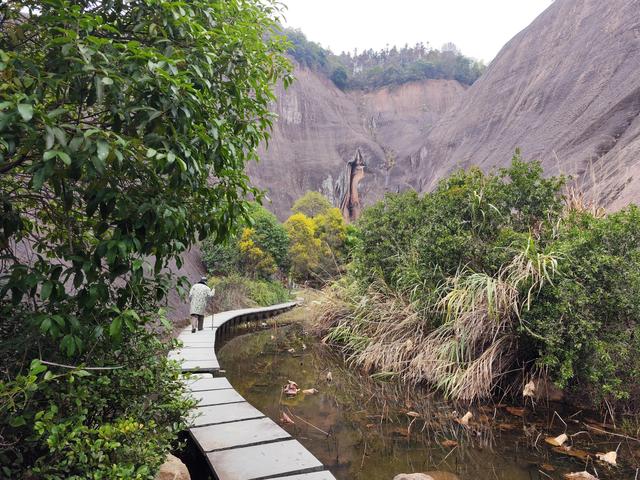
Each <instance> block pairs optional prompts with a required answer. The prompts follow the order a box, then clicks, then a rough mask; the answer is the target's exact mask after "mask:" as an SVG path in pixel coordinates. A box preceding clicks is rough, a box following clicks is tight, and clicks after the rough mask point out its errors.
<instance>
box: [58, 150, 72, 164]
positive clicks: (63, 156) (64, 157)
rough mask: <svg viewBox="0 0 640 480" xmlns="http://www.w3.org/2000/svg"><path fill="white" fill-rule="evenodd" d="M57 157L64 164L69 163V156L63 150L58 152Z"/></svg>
mask: <svg viewBox="0 0 640 480" xmlns="http://www.w3.org/2000/svg"><path fill="white" fill-rule="evenodd" d="M58 157H59V158H60V160H62V161H63V162H64V164H65V165H71V157H70V156H69V155H67V154H66V153H64V152H58Z"/></svg>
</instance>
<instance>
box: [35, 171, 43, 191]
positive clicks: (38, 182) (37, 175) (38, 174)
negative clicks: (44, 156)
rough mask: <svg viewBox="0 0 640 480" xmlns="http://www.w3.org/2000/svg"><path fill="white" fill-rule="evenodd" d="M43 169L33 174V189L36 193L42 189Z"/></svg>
mask: <svg viewBox="0 0 640 480" xmlns="http://www.w3.org/2000/svg"><path fill="white" fill-rule="evenodd" d="M44 175H45V171H44V168H41V169H39V170H36V173H34V174H33V189H34V190H35V191H38V190H40V189H41V188H42V184H43V183H44Z"/></svg>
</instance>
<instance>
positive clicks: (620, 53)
mask: <svg viewBox="0 0 640 480" xmlns="http://www.w3.org/2000/svg"><path fill="white" fill-rule="evenodd" d="M639 114H640V1H639V0H606V1H602V0H556V1H555V2H554V3H553V4H552V5H551V6H550V7H549V8H548V9H547V10H546V11H545V12H543V13H542V14H541V15H540V16H539V17H538V18H537V19H536V20H535V21H534V22H533V23H532V24H531V25H530V26H529V27H528V28H526V29H525V30H524V31H522V32H520V33H519V34H518V35H517V36H516V37H514V38H513V39H512V40H511V41H510V42H509V43H507V45H505V47H504V48H503V49H502V51H501V52H500V53H499V55H498V56H497V58H496V59H495V60H494V61H493V63H492V64H491V65H490V66H489V68H488V70H487V71H486V72H485V74H484V75H483V76H482V77H481V78H480V79H479V80H478V81H477V82H476V83H475V84H474V85H473V86H472V87H471V88H469V90H468V91H467V92H465V93H464V95H462V96H461V97H460V98H459V101H458V102H457V103H456V104H455V105H454V106H453V107H452V108H450V109H449V110H448V111H447V112H446V114H445V115H443V116H442V117H441V118H440V119H439V120H438V122H437V123H436V124H435V125H434V127H433V128H432V129H431V130H430V131H429V132H428V134H427V135H426V136H425V138H424V140H423V142H421V146H418V147H417V148H416V150H415V151H414V153H413V154H412V155H410V156H409V157H408V158H404V159H403V161H402V162H399V163H398V166H397V168H398V169H399V170H400V172H402V173H405V172H413V173H414V175H416V176H417V177H418V178H419V182H418V183H419V184H420V187H421V189H422V190H429V189H432V188H433V187H434V186H435V184H436V182H437V181H438V180H439V179H441V178H443V177H444V176H446V175H447V174H448V173H450V172H451V171H452V170H453V169H455V168H458V167H467V166H469V165H472V164H473V165H479V166H481V167H482V168H483V169H485V170H486V169H490V168H491V167H493V166H504V165H506V164H508V163H509V161H510V158H511V156H512V154H513V152H514V149H515V148H516V147H520V148H521V149H522V152H523V154H524V156H525V158H527V159H539V160H541V161H542V163H543V166H544V168H545V172H546V173H547V174H554V175H555V174H559V173H565V174H569V175H572V176H574V178H575V180H576V181H577V183H578V185H580V186H582V187H584V188H586V189H587V190H588V192H589V193H590V194H591V195H592V196H593V197H598V198H599V199H600V201H601V202H602V204H603V205H604V206H606V207H607V208H609V209H618V208H621V207H623V206H625V205H627V204H628V203H629V202H638V201H639V200H640V116H639Z"/></svg>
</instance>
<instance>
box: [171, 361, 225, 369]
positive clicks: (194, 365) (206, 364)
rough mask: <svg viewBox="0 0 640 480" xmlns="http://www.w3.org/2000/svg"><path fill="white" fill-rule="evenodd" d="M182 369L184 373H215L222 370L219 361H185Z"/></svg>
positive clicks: (181, 366) (181, 365)
mask: <svg viewBox="0 0 640 480" xmlns="http://www.w3.org/2000/svg"><path fill="white" fill-rule="evenodd" d="M180 368H181V370H182V371H183V372H215V371H217V370H220V364H219V363H218V360H194V361H185V360H183V361H182V363H181V364H180Z"/></svg>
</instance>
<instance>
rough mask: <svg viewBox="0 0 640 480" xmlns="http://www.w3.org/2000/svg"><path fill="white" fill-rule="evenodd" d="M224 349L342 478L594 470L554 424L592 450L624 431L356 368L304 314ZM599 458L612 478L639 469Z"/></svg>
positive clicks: (536, 475) (252, 387)
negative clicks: (609, 433)
mask: <svg viewBox="0 0 640 480" xmlns="http://www.w3.org/2000/svg"><path fill="white" fill-rule="evenodd" d="M218 358H219V360H220V363H221V365H222V366H223V368H225V370H226V375H227V377H228V378H229V380H230V381H231V383H232V384H233V385H234V387H235V388H236V389H237V390H238V391H239V392H240V394H241V395H243V396H244V397H245V398H246V399H247V400H248V401H249V402H251V403H252V404H253V405H254V406H256V407H257V408H259V409H260V410H262V411H263V412H264V413H265V414H266V415H268V416H269V417H271V418H272V419H274V420H275V421H281V420H282V419H283V416H284V417H289V418H290V419H291V420H293V422H295V423H294V424H284V425H283V427H284V428H285V429H287V430H288V431H289V432H290V433H291V435H292V436H293V437H295V438H296V439H297V440H299V441H300V442H301V443H302V444H303V445H305V447H307V448H308V449H309V450H310V451H311V452H312V453H313V454H314V455H316V456H317V457H318V459H319V460H320V461H322V462H323V463H324V464H325V465H326V466H327V468H329V469H330V470H331V471H332V473H333V474H334V475H335V476H336V477H337V478H339V479H344V480H347V479H349V480H365V479H366V480H376V479H380V480H383V479H384V480H390V479H392V478H393V477H394V476H395V475H397V474H398V473H406V472H409V473H410V472H439V473H438V474H437V475H436V474H434V473H431V474H432V476H434V478H436V479H438V478H439V479H441V480H450V479H454V478H460V479H462V480H476V479H477V480H481V479H487V480H489V479H491V480H532V479H550V478H551V479H562V478H563V476H564V474H566V473H568V472H576V471H582V470H584V469H585V463H589V465H588V468H589V469H590V470H591V471H593V469H592V467H591V463H592V462H591V460H590V459H589V460H587V462H585V461H584V460H583V459H581V458H578V457H576V458H572V457H570V456H568V455H567V454H566V453H565V452H562V453H558V452H555V451H553V449H551V448H550V447H549V446H548V445H546V444H545V442H544V438H545V436H547V435H548V432H557V433H556V434H560V433H563V432H564V431H565V429H568V431H567V433H570V434H572V435H574V436H573V437H572V440H575V441H576V442H577V441H578V440H580V438H581V435H583V436H588V438H585V439H584V441H588V442H589V445H590V447H591V449H592V450H593V448H597V449H598V451H608V450H610V449H613V450H615V449H616V448H617V447H618V443H617V442H618V441H619V440H615V439H612V438H610V437H600V438H594V437H593V436H592V434H590V433H588V432H585V434H583V433H581V432H579V429H578V427H579V426H578V425H576V426H575V428H574V427H573V425H572V424H571V423H570V424H569V425H568V426H567V427H565V425H564V424H563V423H562V422H563V420H562V418H567V417H569V416H570V415H571V413H569V412H562V413H561V414H560V415H554V414H553V412H551V413H549V411H539V412H538V413H537V414H536V415H535V416H532V414H531V413H530V411H529V409H527V410H524V409H523V410H519V409H512V412H511V413H509V412H507V411H506V410H505V408H504V407H505V406H504V405H491V406H482V407H479V408H472V409H469V407H468V406H465V405H461V404H453V403H451V402H446V401H443V400H442V399H440V398H438V397H437V396H436V395H434V394H433V393H429V392H426V391H407V390H406V389H402V388H400V387H399V386H397V385H396V384H395V383H393V382H389V383H383V382H379V381H373V380H371V379H370V378H369V377H367V376H363V375H360V374H358V373H355V372H352V371H350V370H349V369H348V368H346V366H345V365H344V363H343V362H342V361H341V359H340V358H339V357H338V356H337V355H336V354H335V353H333V352H332V350H330V349H329V348H328V347H326V346H325V345H323V344H321V343H320V342H319V341H318V340H317V339H315V338H314V337H312V336H310V335H307V334H305V332H304V331H303V329H302V326H301V325H298V324H294V325H290V326H287V327H279V328H278V327H276V328H269V329H266V330H263V331H260V332H254V333H250V334H240V335H238V336H235V337H233V338H231V339H229V340H227V341H226V342H225V343H224V345H223V346H222V348H220V350H219V352H218ZM329 372H331V375H330V376H331V378H332V380H331V381H329V380H328V379H327V374H328V373H329ZM288 380H293V381H295V382H296V383H297V384H298V385H299V386H300V388H301V389H310V388H315V389H317V390H318V391H319V392H318V393H316V394H312V395H308V394H304V393H299V394H298V395H297V396H295V397H293V398H287V397H286V396H285V395H283V392H282V386H283V385H285V384H286V383H287V381H288ZM469 410H470V411H471V413H472V415H473V416H472V418H471V421H470V422H469V425H468V426H464V425H460V424H459V423H458V422H457V420H459V419H460V418H461V417H463V416H464V414H465V413H467V411H469ZM538 410H540V409H538ZM283 414H284V415H283ZM281 424H282V421H281ZM628 448H629V450H630V451H631V450H632V449H634V448H635V449H637V448H638V445H637V444H636V445H628ZM577 451H578V452H579V451H580V450H579V449H577ZM635 453H636V452H634V454H635ZM595 468H596V469H597V471H598V473H599V474H600V478H602V479H613V478H634V474H635V472H634V471H631V470H630V469H627V470H623V468H618V469H617V470H613V469H610V468H607V467H606V466H604V465H601V464H597V465H595ZM455 475H457V477H456V476H455Z"/></svg>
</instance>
